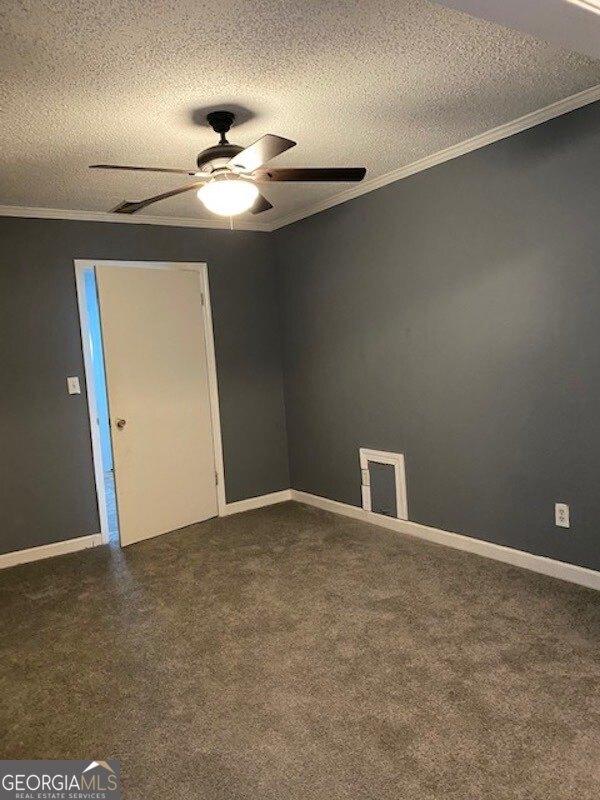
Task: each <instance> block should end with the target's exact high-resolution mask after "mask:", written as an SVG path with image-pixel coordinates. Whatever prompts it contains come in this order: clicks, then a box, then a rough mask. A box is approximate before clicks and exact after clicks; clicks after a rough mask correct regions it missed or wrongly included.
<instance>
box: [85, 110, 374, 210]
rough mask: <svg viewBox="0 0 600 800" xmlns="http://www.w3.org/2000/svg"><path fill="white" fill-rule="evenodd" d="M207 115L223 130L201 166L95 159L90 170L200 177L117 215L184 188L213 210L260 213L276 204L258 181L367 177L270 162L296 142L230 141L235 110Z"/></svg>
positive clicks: (268, 138)
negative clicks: (270, 164) (97, 161)
mask: <svg viewBox="0 0 600 800" xmlns="http://www.w3.org/2000/svg"><path fill="white" fill-rule="evenodd" d="M206 119H207V120H208V123H209V125H210V126H211V127H212V129H213V130H214V131H215V133H218V134H219V135H220V137H221V138H220V140H219V143H218V144H216V145H214V146H213V147H208V148H207V149H206V150H203V151H202V152H201V153H199V154H198V158H197V160H196V163H197V164H198V167H197V169H191V170H187V169H169V168H168V167H134V166H127V165H120V164H92V165H91V166H90V169H120V170H132V171H138V172H165V173H173V174H177V175H189V176H190V177H192V178H196V180H194V181H191V182H190V183H186V184H185V185H184V186H178V187H177V188H176V189H171V190H169V191H168V192H163V193H162V194H157V195H155V196H154V197H147V198H146V199H145V200H136V201H132V202H129V201H123V202H122V203H120V204H119V205H118V206H117V207H116V208H113V209H112V211H113V212H114V213H116V214H135V213H136V211H140V210H141V209H142V208H146V206H149V205H151V204H152V203H157V202H158V201H159V200H166V198H168V197H173V196H174V195H177V194H183V192H190V191H192V190H193V189H196V190H197V195H198V198H199V200H201V201H202V203H203V204H204V205H205V206H206V208H207V209H208V210H209V211H212V212H213V213H214V214H219V215H220V216H223V217H231V216H235V215H236V214H242V213H243V212H244V211H250V212H251V213H252V214H260V213H261V212H262V211H268V210H269V209H270V208H273V206H272V205H271V203H269V201H268V200H267V198H266V197H264V196H263V195H262V194H261V193H260V191H259V189H258V186H257V184H261V183H270V182H271V181H319V182H323V181H362V179H363V178H364V177H365V173H366V169H365V168H364V167H266V166H265V164H266V163H267V162H268V161H270V160H271V159H272V158H275V156H278V155H280V154H281V153H284V152H285V151H286V150H289V149H290V148H291V147H294V146H295V145H296V142H292V141H291V139H284V138H283V137H282V136H274V135H273V134H272V133H267V134H266V135H265V136H262V137H261V138H260V139H258V141H256V142H254V144H251V145H250V146H249V147H240V145H237V144H231V143H230V142H228V141H227V138H226V135H225V134H226V133H227V132H228V131H229V129H230V128H231V126H232V124H233V121H234V119H235V114H233V113H232V112H231V111H211V112H210V114H207V116H206Z"/></svg>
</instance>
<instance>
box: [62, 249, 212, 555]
mask: <svg viewBox="0 0 600 800" xmlns="http://www.w3.org/2000/svg"><path fill="white" fill-rule="evenodd" d="M73 264H74V265H75V284H76V287H77V305H78V307H79V322H80V330H81V345H82V348H83V364H84V369H85V385H86V392H87V401H88V415H89V423H90V431H91V437H92V455H93V460H94V478H95V481H96V497H97V501H98V514H99V516H100V532H101V534H102V542H103V543H104V544H106V543H107V542H108V534H109V531H108V518H107V514H106V495H105V491H104V472H103V469H102V450H101V445H100V431H99V428H98V425H97V424H96V420H97V418H98V407H97V403H96V388H95V385H94V378H93V374H92V352H91V348H90V324H89V318H88V313H87V305H86V299H85V273H86V272H87V271H88V270H93V269H94V268H95V267H124V268H128V267H134V268H135V267H139V268H143V269H174V270H185V271H186V272H197V273H198V278H199V280H200V291H201V298H202V307H201V308H202V312H203V313H202V319H203V322H204V341H205V344H206V364H207V367H208V390H209V395H210V413H211V422H212V434H213V448H214V456H215V470H216V472H217V507H218V510H219V516H222V515H223V514H224V513H225V475H224V469H223V445H222V440H221V416H220V414H219V387H218V383H217V361H216V357H215V340H214V334H213V323H212V311H211V305H210V286H209V283H208V267H207V265H206V264H205V263H203V262H188V261H107V260H105V259H93V258H76V259H74V261H73Z"/></svg>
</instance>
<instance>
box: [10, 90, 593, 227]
mask: <svg viewBox="0 0 600 800" xmlns="http://www.w3.org/2000/svg"><path fill="white" fill-rule="evenodd" d="M597 100H600V84H597V85H596V86H590V88H589V89H584V90H583V91H581V92H577V93H576V94H572V95H569V97H565V98H563V99H562V100H557V101H556V102H555V103H550V105H548V106H544V107H543V108H539V109H537V110H536V111H531V112H530V113H528V114H524V115H523V116H522V117H519V118H518V119H515V120H512V122H506V123H504V124H503V125H498V126H497V127H496V128H492V129H491V130H489V131H485V132H484V133H479V134H477V135H476V136H472V137H471V138H470V139H465V141H463V142H459V143H458V144H454V145H451V146H450V147H446V148H445V149H444V150H439V151H438V152H437V153H432V154H431V155H429V156H425V157H424V158H421V159H419V160H418V161H413V162H412V163H411V164H406V165H405V166H403V167H399V168H398V169H395V170H392V171H391V172H386V173H385V174H384V175H379V176H378V177H376V178H372V179H371V180H368V181H363V182H362V183H359V184H358V185H357V186H353V187H351V188H350V189H345V190H344V191H343V192H338V194H334V195H332V196H331V197H327V198H325V199H324V200H320V201H319V202H318V203H315V204H314V205H312V206H307V207H306V208H304V209H302V210H301V211H294V212H292V213H291V214H287V215H286V216H283V217H279V219H277V218H275V219H272V220H270V221H269V222H266V221H265V222H259V221H258V220H257V221H254V220H253V221H247V220H237V221H236V222H234V228H233V229H234V230H244V231H265V232H270V231H276V230H278V229H279V228H284V227H285V226H286V225H291V224H292V223H293V222H298V221H299V220H301V219H306V217H311V216H313V215H314V214H318V213H319V212H320V211H325V210H326V209H328V208H332V207H333V206H337V205H340V204H341V203H345V202H346V201H347V200H353V199H354V198H355V197H360V196H361V195H363V194H368V193H369V192H374V191H375V190H376V189H381V187H382V186H387V185H388V184H390V183H394V182H395V181H399V180H402V179H403V178H408V177H409V176H410V175H415V174H416V173H417V172H423V170H426V169H429V168H430V167H435V166H437V165H438V164H443V163H444V162H445V161H451V160H452V159H453V158H458V157H459V156H463V155H465V154H466V153H471V152H472V151H473V150H478V149H479V148H481V147H486V146H487V145H488V144H492V143H493V142H498V141H500V140H501V139H506V138H508V137H509V136H513V135H514V134H515V133H521V131H526V130H527V129H528V128H533V127H535V126H536V125H541V124H542V123H543V122H548V121H549V120H551V119H554V118H555V117H560V116H561V115H562V114H568V113H569V111H575V110H576V109H577V108H582V107H583V106H587V105H589V104H590V103H595V102H596V101H597ZM0 217H35V218H38V219H72V220H82V221H85V222H117V223H125V224H130V225H166V226H171V227H179V228H213V229H217V230H228V229H229V222H228V221H227V220H225V219H223V220H220V219H215V220H202V219H194V218H191V217H190V218H188V217H150V216H134V215H129V214H112V213H106V212H103V211H75V210H71V209H64V208H34V207H28V206H9V205H5V206H0Z"/></svg>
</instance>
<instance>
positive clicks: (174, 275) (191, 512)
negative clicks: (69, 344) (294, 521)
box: [74, 259, 225, 547]
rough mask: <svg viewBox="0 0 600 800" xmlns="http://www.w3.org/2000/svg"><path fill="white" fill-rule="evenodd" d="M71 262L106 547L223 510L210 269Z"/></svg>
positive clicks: (189, 265) (203, 266)
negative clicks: (74, 279) (209, 284)
mask: <svg viewBox="0 0 600 800" xmlns="http://www.w3.org/2000/svg"><path fill="white" fill-rule="evenodd" d="M74 264H75V278H76V286H77V300H78V306H79V317H80V323H81V339H82V347H83V357H84V367H85V377H86V381H85V383H86V391H87V400H88V413H89V421H90V432H91V439H92V452H93V462H94V475H95V483H96V494H97V500H98V513H99V518H100V529H101V533H102V542H103V543H106V544H110V545H112V546H115V547H118V546H125V545H127V544H132V543H134V542H136V541H141V540H142V539H145V538H151V537H152V536H156V535H160V534H161V533H167V532H168V531H170V530H175V529H177V528H178V527H182V526H185V525H188V524H192V523H193V522H200V521H202V520H203V519H207V518H210V516H215V514H219V515H220V514H222V513H224V509H225V487H224V476H223V473H224V469H223V453H222V445H221V428H220V414H219V402H218V390H217V373H216V362H215V353H214V340H213V329H212V316H211V308H210V295H209V286H208V270H207V267H206V264H198V263H181V262H174V263H169V262H165V263H163V262H135V261H134V262H131V261H127V262H121V261H92V260H81V259H76V260H75V262H74ZM124 412H125V413H124ZM115 415H116V416H115ZM209 484H210V485H211V486H212V488H210V486H209ZM211 495H212V498H213V499H212V500H211V499H210V498H211Z"/></svg>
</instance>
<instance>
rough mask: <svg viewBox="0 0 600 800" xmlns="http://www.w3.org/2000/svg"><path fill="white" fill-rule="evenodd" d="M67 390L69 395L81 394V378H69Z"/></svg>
mask: <svg viewBox="0 0 600 800" xmlns="http://www.w3.org/2000/svg"><path fill="white" fill-rule="evenodd" d="M67 390H68V392H69V394H81V387H80V386H79V378H77V377H73V378H67Z"/></svg>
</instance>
